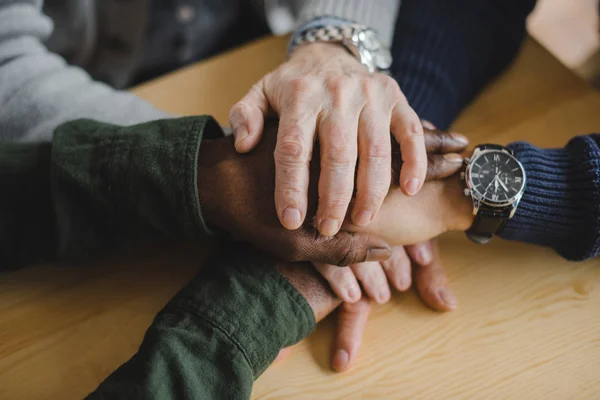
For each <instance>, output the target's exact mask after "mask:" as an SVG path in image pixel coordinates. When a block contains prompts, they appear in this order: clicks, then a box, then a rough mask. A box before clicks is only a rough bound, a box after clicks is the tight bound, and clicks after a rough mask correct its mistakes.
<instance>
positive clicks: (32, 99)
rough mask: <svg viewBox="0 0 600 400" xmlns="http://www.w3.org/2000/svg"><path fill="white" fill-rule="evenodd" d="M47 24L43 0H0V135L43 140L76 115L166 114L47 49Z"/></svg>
mask: <svg viewBox="0 0 600 400" xmlns="http://www.w3.org/2000/svg"><path fill="white" fill-rule="evenodd" d="M52 29H53V25H52V21H51V20H50V19H49V18H48V17H47V16H45V15H44V14H43V13H42V0H0V140H19V141H41V140H45V141H48V140H51V137H52V132H53V131H54V128H55V127H56V126H58V125H60V124H61V123H63V122H66V121H70V120H73V119H78V118H93V119H96V120H100V121H104V122H111V123H115V124H121V125H131V124H136V123H140V122H145V121H148V120H153V119H158V118H165V117H168V114H166V113H164V112H162V111H160V110H158V109H156V108H154V107H153V106H151V105H150V104H148V103H146V102H145V101H143V100H141V99H140V98H138V97H136V96H134V95H132V94H129V93H126V92H120V91H116V90H114V89H111V88H110V87H108V86H106V85H104V84H102V83H98V82H95V81H93V80H92V79H91V78H90V76H89V75H88V74H87V73H86V72H85V71H83V70H82V69H80V68H76V67H73V66H69V65H67V63H66V62H65V60H64V59H62V58H61V57H60V56H58V55H56V54H53V53H51V52H49V51H48V49H46V47H45V46H44V44H43V43H44V41H45V40H46V39H47V38H48V37H49V36H50V34H51V32H52Z"/></svg>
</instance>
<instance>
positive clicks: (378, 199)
mask: <svg viewBox="0 0 600 400" xmlns="http://www.w3.org/2000/svg"><path fill="white" fill-rule="evenodd" d="M389 126H390V119H389V114H386V113H385V112H383V109H382V108H380V109H377V108H376V107H374V106H373V105H372V103H369V104H367V105H366V106H365V108H363V110H362V112H361V114H360V118H359V123H358V148H359V157H358V159H359V163H358V175H357V180H356V189H357V190H356V201H355V203H354V207H353V214H352V221H353V222H354V224H355V225H358V226H366V225H368V224H369V223H370V222H371V220H372V219H373V217H374V216H375V214H376V213H377V212H378V211H379V209H380V208H381V205H382V204H383V200H384V199H385V196H386V195H387V192H388V190H389V188H390V179H391V171H390V163H391V158H392V147H391V143H390V140H389Z"/></svg>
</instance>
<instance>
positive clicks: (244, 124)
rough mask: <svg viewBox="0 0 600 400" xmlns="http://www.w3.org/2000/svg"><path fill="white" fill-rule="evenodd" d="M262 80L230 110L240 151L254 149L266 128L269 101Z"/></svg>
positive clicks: (236, 145) (236, 142) (232, 125)
mask: <svg viewBox="0 0 600 400" xmlns="http://www.w3.org/2000/svg"><path fill="white" fill-rule="evenodd" d="M263 82H264V81H262V80H261V81H260V82H258V83H257V84H255V85H254V86H252V88H251V89H250V91H249V92H248V93H247V94H246V96H244V98H243V99H242V100H240V101H239V102H237V103H236V104H235V105H234V106H233V107H232V108H231V110H230V111H229V123H230V124H231V128H232V129H233V136H234V137H235V148H236V150H237V151H238V152H240V153H246V152H248V151H250V150H252V149H253V148H254V147H255V146H256V144H257V143H258V142H259V140H260V137H261V135H262V132H263V128H264V120H265V115H266V114H267V112H268V110H269V101H268V99H267V97H266V95H265V93H264V90H263Z"/></svg>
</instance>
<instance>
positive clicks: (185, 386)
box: [89, 245, 315, 400]
mask: <svg viewBox="0 0 600 400" xmlns="http://www.w3.org/2000/svg"><path fill="white" fill-rule="evenodd" d="M231 246H233V245H231ZM231 246H230V247H228V248H227V249H226V252H224V253H223V255H221V256H217V257H216V258H215V259H214V261H213V263H212V265H205V267H204V270H203V272H201V273H199V274H198V275H197V276H196V277H195V278H194V279H193V280H192V281H191V282H190V283H189V284H188V285H187V286H186V287H185V288H183V289H182V290H181V291H180V292H179V293H178V295H177V296H175V298H174V299H173V300H171V301H170V302H169V303H168V304H167V306H166V307H165V308H164V309H163V310H162V311H161V312H160V313H159V314H158V316H157V317H156V318H155V319H154V321H153V323H152V325H151V326H150V328H149V329H148V331H147V332H146V335H145V336H144V340H143V342H142V344H141V346H140V348H139V350H138V352H137V353H136V354H135V355H134V356H133V357H132V358H131V359H130V360H129V361H128V362H126V363H125V364H123V365H122V366H121V367H120V368H119V369H118V370H116V371H115V372H114V373H113V374H112V375H110V376H109V377H108V378H107V379H106V380H105V381H104V382H103V383H102V384H100V386H99V387H98V388H97V389H96V391H94V392H93V393H91V394H90V395H89V398H90V399H128V400H129V399H132V400H135V399H161V400H170V399H219V400H220V399H235V400H238V399H247V398H249V397H250V394H251V390H252V383H253V382H254V380H255V379H256V378H257V377H258V376H259V375H260V374H261V373H262V372H263V371H264V370H265V369H266V368H267V366H268V365H269V364H271V362H273V360H274V359H275V357H276V356H277V354H278V352H279V350H280V349H282V348H284V347H287V346H290V345H292V344H294V343H297V342H298V341H299V340H301V339H302V338H304V337H305V336H307V335H308V334H309V333H310V332H311V331H312V330H313V329H314V327H315V319H314V314H313V312H312V309H311V308H310V306H309V305H308V304H307V303H306V300H305V299H304V298H303V297H302V296H301V295H300V293H299V292H298V291H297V290H296V289H295V288H294V287H293V286H292V285H291V284H290V283H289V282H288V281H287V280H285V278H283V277H282V276H281V275H280V274H279V273H277V272H276V270H275V269H274V268H273V265H272V262H271V261H270V259H269V258H268V257H267V256H265V255H262V254H259V253H256V252H254V251H252V250H250V249H244V248H241V247H238V248H233V249H232V248H231Z"/></svg>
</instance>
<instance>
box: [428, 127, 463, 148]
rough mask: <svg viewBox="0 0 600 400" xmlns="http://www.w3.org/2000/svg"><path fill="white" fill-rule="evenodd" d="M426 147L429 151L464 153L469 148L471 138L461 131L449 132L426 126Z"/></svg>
mask: <svg viewBox="0 0 600 400" xmlns="http://www.w3.org/2000/svg"><path fill="white" fill-rule="evenodd" d="M424 134H425V136H424V139H425V149H426V150H427V153H429V154H431V153H436V154H440V153H441V154H444V153H462V152H463V151H465V150H466V149H467V146H468V145H469V140H468V139H467V137H466V136H463V135H461V134H460V133H448V132H444V131H440V130H439V129H428V128H426V127H424Z"/></svg>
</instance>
